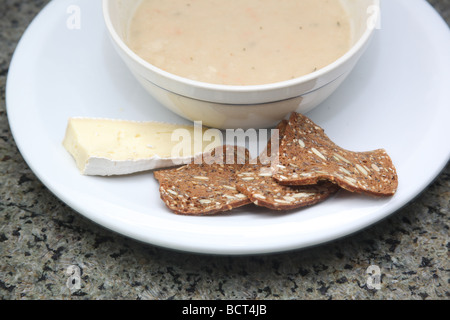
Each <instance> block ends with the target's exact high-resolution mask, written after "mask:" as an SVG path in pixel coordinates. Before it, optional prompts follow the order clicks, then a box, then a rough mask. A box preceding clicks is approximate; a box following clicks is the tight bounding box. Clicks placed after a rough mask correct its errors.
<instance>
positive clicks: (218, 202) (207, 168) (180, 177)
mask: <svg viewBox="0 0 450 320" xmlns="http://www.w3.org/2000/svg"><path fill="white" fill-rule="evenodd" d="M248 155H249V153H248V150H246V149H243V148H237V147H231V146H224V147H223V148H222V147H220V148H216V149H215V150H214V151H213V152H212V153H211V157H210V158H209V159H204V161H205V162H203V163H201V164H194V163H193V164H188V165H186V166H183V167H179V168H176V169H168V170H159V171H155V172H154V176H155V178H156V179H157V180H158V182H159V183H160V190H159V191H160V195H161V199H162V200H163V201H164V203H165V204H166V206H167V207H168V208H169V209H170V210H172V211H173V212H174V213H176V214H180V215H195V216H202V215H213V214H217V213H220V212H224V211H228V210H232V209H234V208H238V207H241V206H244V205H247V204H249V203H251V201H250V200H249V199H248V197H247V196H245V195H243V194H242V193H240V192H239V191H237V189H236V181H235V174H236V171H237V170H238V169H239V168H241V167H242V166H243V165H244V163H245V162H248ZM218 156H220V157H221V159H222V161H219V160H220V157H218ZM242 157H243V158H244V159H242ZM227 159H228V161H227ZM230 159H234V161H231V160H230ZM211 160H213V161H211ZM227 162H228V163H227Z"/></svg>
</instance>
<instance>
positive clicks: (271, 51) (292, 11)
mask: <svg viewBox="0 0 450 320" xmlns="http://www.w3.org/2000/svg"><path fill="white" fill-rule="evenodd" d="M350 43H351V31H350V22H349V18H348V16H347V14H346V12H345V10H344V8H343V7H342V4H341V3H340V1H339V0H143V1H142V3H141V4H140V5H139V7H138V8H137V10H136V13H135V16H134V18H133V19H132V22H131V23H130V29H129V35H128V45H129V46H130V48H131V49H132V50H133V51H134V52H136V53H137V54H138V55H139V56H140V57H141V58H143V59H145V60H146V61H148V62H150V63H151V64H153V65H155V66H156V67H159V68H161V69H163V70H165V71H168V72H171V73H173V74H176V75H179V76H183V77H186V78H190V79H193V80H199V81H203V82H208V83H216V84H228V85H256V84H267V83H273V82H278V81H284V80H289V79H293V78H297V77H300V76H303V75H305V74H308V73H311V72H313V71H315V70H317V69H320V68H322V67H324V66H326V65H328V64H330V63H332V62H333V61H335V60H336V59H338V58H339V57H341V56H342V55H343V54H344V53H345V52H346V51H347V50H348V49H349V48H350Z"/></svg>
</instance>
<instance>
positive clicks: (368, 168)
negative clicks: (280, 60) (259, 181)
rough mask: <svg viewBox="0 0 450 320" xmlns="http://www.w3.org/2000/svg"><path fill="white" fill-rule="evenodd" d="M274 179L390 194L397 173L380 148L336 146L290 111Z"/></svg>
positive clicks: (359, 191) (392, 191)
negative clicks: (328, 183)
mask: <svg viewBox="0 0 450 320" xmlns="http://www.w3.org/2000/svg"><path fill="white" fill-rule="evenodd" d="M273 169H274V175H273V177H274V179H275V180H277V181H278V182H279V183H280V184H283V185H291V186H292V185H311V184H317V183H318V182H319V181H322V180H328V181H331V182H334V183H336V184H338V185H339V186H340V187H342V188H344V189H346V190H349V191H351V192H357V193H364V194H368V195H372V196H392V195H394V194H395V192H396V190H397V187H398V177H397V173H396V169H395V167H394V165H393V163H392V160H391V158H390V157H389V155H388V154H387V153H386V151H385V150H384V149H378V150H374V151H369V152H353V151H349V150H345V149H343V148H341V147H339V146H337V145H336V144H335V143H334V142H332V141H331V140H330V138H329V137H328V136H327V135H326V134H325V132H324V130H323V129H322V128H320V127H319V126H317V125H316V124H315V123H314V122H313V121H311V120H310V119H309V118H307V117H306V116H304V115H302V114H299V113H293V114H292V115H291V117H290V119H289V123H288V126H287V127H286V130H285V135H284V138H283V139H282V141H281V143H280V149H279V158H278V163H277V164H276V165H275V166H273Z"/></svg>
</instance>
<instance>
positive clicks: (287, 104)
mask: <svg viewBox="0 0 450 320" xmlns="http://www.w3.org/2000/svg"><path fill="white" fill-rule="evenodd" d="M341 1H342V3H343V5H344V7H345V8H346V9H347V11H348V13H349V16H350V19H351V26H352V32H353V46H352V47H351V49H350V50H349V51H348V52H347V53H346V54H345V55H344V56H342V57H341V58H339V59H338V60H336V61H335V62H333V63H331V64H330V65H328V66H326V67H324V68H322V69H319V70H317V71H316V72H313V73H311V74H308V75H305V76H302V77H299V78H296V79H292V80H288V81H282V82H277V83H272V84H264V85H250V86H232V85H219V84H210V83H205V82H199V81H194V80H190V79H187V78H183V77H180V76H177V75H174V74H171V73H168V72H166V71H164V70H161V69H159V68H157V67H155V66H153V65H151V64H150V63H148V62H146V61H145V60H143V59H142V58H140V57H139V56H138V55H137V54H136V53H134V52H133V51H132V50H131V49H130V48H129V47H128V46H127V44H126V36H127V30H128V26H129V22H130V19H131V18H132V16H133V14H134V12H135V9H136V7H137V6H138V5H139V3H140V2H141V0H126V1H124V0H103V14H104V18H105V23H106V27H107V29H108V32H109V34H110V37H111V39H112V43H113V44H114V47H115V49H116V50H117V52H118V54H119V55H120V57H121V58H122V59H123V61H124V62H125V63H126V65H127V66H128V68H129V69H130V71H131V72H132V74H133V75H134V76H135V77H136V79H137V80H138V81H139V83H140V84H141V85H142V86H143V87H144V88H145V89H146V90H147V91H148V92H149V93H150V94H151V95H152V96H153V97H154V98H156V99H157V100H158V101H159V102H160V103H161V104H163V105H164V106H166V107H167V108H169V109H170V110H172V111H173V112H175V113H176V114H178V115H180V116H182V117H184V118H186V119H188V120H191V121H202V122H203V125H205V126H209V127H214V128H219V129H237V128H242V129H249V128H255V129H259V128H270V127H273V126H275V125H276V124H277V123H278V122H279V121H280V120H281V119H283V118H285V117H286V115H288V114H289V113H291V112H293V111H296V112H300V113H307V112H308V111H310V110H312V109H313V108H314V107H316V106H317V105H319V104H320V103H321V102H323V101H324V100H325V99H326V98H327V97H329V96H330V94H331V93H333V92H334V91H335V90H336V89H337V88H338V87H339V85H340V84H341V83H342V82H343V81H344V80H345V78H346V77H347V76H348V75H349V73H350V72H351V71H352V69H353V68H354V66H355V65H356V63H357V62H358V60H359V58H360V57H361V55H362V54H363V53H364V51H365V50H366V48H367V46H368V43H369V40H370V39H371V36H372V34H373V31H374V29H375V24H374V23H373V22H374V21H377V19H378V17H379V0H341ZM149 105H150V106H151V104H150V103H149Z"/></svg>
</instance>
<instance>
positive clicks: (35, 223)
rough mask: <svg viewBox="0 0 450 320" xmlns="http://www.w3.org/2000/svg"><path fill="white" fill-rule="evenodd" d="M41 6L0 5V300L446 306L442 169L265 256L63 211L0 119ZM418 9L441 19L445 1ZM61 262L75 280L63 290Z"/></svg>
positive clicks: (449, 201) (446, 182) (448, 197)
mask: <svg viewBox="0 0 450 320" xmlns="http://www.w3.org/2000/svg"><path fill="white" fill-rule="evenodd" d="M54 1H58V0H54ZM46 3H47V1H44V0H41V1H36V0H32V1H31V0H26V1H25V0H21V1H18V0H0V8H1V9H0V92H1V102H0V299H9V300H12V299H14V300H15V299H117V300H123V299H133V300H134V299H336V300H337V299H418V300H421V299H439V300H448V299H449V298H450V263H449V250H450V239H449V218H450V212H449V211H450V188H449V187H450V176H449V175H450V166H449V165H447V167H446V168H445V170H444V171H443V172H442V173H441V174H440V175H439V177H438V178H437V179H436V180H435V181H434V183H433V184H432V185H430V186H429V187H428V188H427V189H426V190H425V191H424V192H423V193H422V194H421V195H420V196H419V197H418V198H417V199H415V200H414V202H412V203H410V204H409V205H408V206H407V207H405V208H403V209H402V210H400V211H399V212H397V213H395V214H394V215H392V216H390V217H389V218H388V219H386V220H384V221H382V222H380V223H377V224H376V225H374V226H372V227H370V228H368V229H366V230H363V231H361V232H359V233H357V234H354V235H352V236H349V237H346V238H344V239H340V240H338V241H334V242H332V243H328V244H324V245H321V246H318V247H314V248H308V249H304V250H298V251H294V252H286V253H279V254H272V255H258V256H247V257H229V256H208V255H197V254H190V253H181V252H174V251H171V250H166V249H161V248H157V247H153V246H151V245H147V244H143V243H139V242H136V241H134V240H132V239H128V238H125V237H122V236H120V235H117V234H115V233H113V232H111V231H108V230H106V229H104V228H103V227H101V226H98V225H96V224H94V223H92V222H91V221H88V220H86V219H84V218H83V217H82V216H81V215H79V214H77V213H76V212H74V211H73V210H71V209H70V208H68V207H67V206H66V205H65V204H64V203H62V202H61V201H60V200H58V199H57V198H56V197H55V196H53V194H51V193H50V192H49V191H48V190H47V189H46V188H45V186H43V185H42V183H41V182H40V181H39V180H38V179H37V178H36V177H35V175H34V174H33V173H32V172H31V171H30V169H29V168H28V166H27V165H26V163H25V162H24V160H23V158H22V157H21V155H20V153H19V152H18V150H17V147H16V145H15V144H14V140H13V137H12V135H11V132H10V129H9V125H8V120H7V115H6V111H5V84H6V77H7V73H8V66H9V62H10V59H11V56H12V54H13V52H14V49H15V47H16V45H17V42H18V40H19V39H20V37H21V35H22V33H23V31H24V30H25V29H26V27H27V26H28V24H29V22H30V21H31V19H32V18H33V17H34V16H35V15H36V14H37V13H38V12H39V10H41V9H42V8H43V7H44V5H45V4H46ZM430 3H432V4H433V5H434V6H435V8H437V9H438V11H439V12H440V13H441V15H442V16H443V17H444V18H445V19H446V21H447V22H450V1H449V0H441V1H440V0H430ZM371 265H375V266H377V267H378V268H379V270H380V272H381V284H380V287H379V289H377V288H370V282H369V283H368V282H367V279H368V275H367V274H366V270H367V269H368V268H369V267H370V266H371ZM71 266H75V269H76V270H78V271H79V272H80V278H79V282H72V283H69V284H68V282H67V281H68V279H69V275H68V274H67V273H66V272H67V270H68V269H69V268H70V267H71ZM78 284H79V285H80V288H79V289H78V288H77V285H78ZM70 288H72V289H70Z"/></svg>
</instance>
